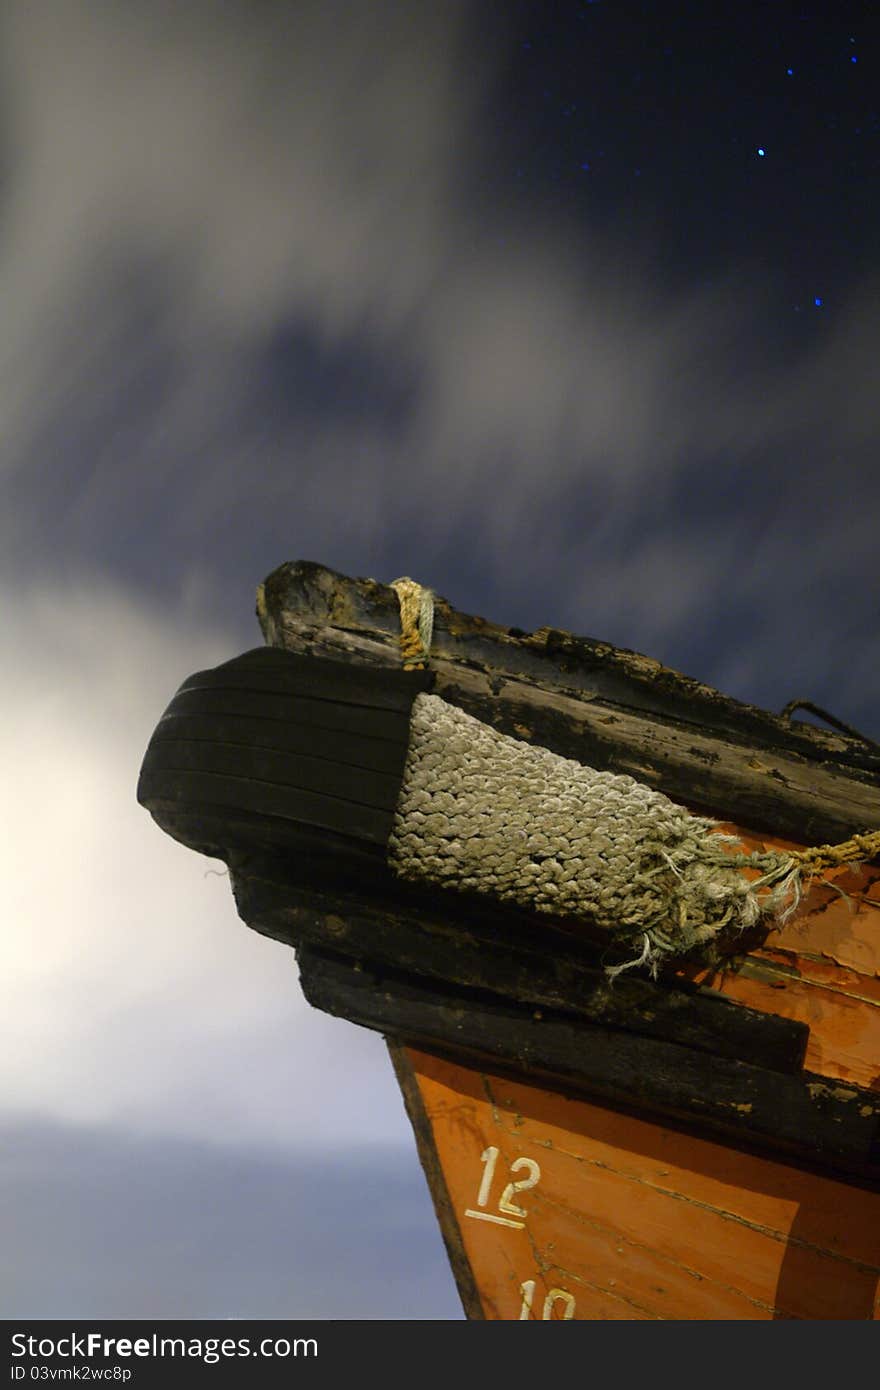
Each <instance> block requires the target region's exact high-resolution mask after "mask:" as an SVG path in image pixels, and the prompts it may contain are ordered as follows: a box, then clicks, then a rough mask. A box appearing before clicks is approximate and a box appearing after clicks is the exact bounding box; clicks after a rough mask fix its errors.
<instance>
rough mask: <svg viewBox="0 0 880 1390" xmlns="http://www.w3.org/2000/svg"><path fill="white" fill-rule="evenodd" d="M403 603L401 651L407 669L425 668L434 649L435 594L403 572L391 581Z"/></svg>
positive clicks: (401, 606) (398, 599) (417, 669)
mask: <svg viewBox="0 0 880 1390" xmlns="http://www.w3.org/2000/svg"><path fill="white" fill-rule="evenodd" d="M391 587H392V589H393V590H394V592H395V593H396V594H397V601H398V603H399V604H400V654H401V656H402V657H403V669H404V670H405V671H423V670H424V668H425V666H426V665H427V662H428V657H429V655H430V651H431V636H432V631H433V626H434V595H433V594H432V593H431V590H430V589H423V588H422V586H421V584H417V583H416V581H415V580H414V579H408V578H406V577H405V576H404V578H402V579H395V581H394V583H393V584H392V585H391Z"/></svg>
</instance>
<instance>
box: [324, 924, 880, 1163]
mask: <svg viewBox="0 0 880 1390" xmlns="http://www.w3.org/2000/svg"><path fill="white" fill-rule="evenodd" d="M297 958H298V960H299V965H300V981H301V984H302V988H303V992H304V993H305V996H306V998H307V999H308V1001H309V1003H311V1004H312V1005H313V1006H314V1007H315V1008H319V1009H322V1010H324V1011H325V1012H327V1013H331V1014H335V1015H338V1016H341V1017H343V1018H347V1019H349V1020H350V1021H351V1022H353V1023H359V1024H361V1025H362V1026H364V1027H367V1028H372V1029H376V1030H378V1031H379V1032H382V1033H384V1034H386V1035H391V1036H393V1037H396V1038H399V1039H402V1040H404V1041H406V1042H407V1043H410V1044H414V1045H415V1046H425V1047H427V1048H429V1049H430V1050H432V1051H440V1052H444V1051H446V1052H448V1053H449V1054H450V1055H452V1056H454V1057H458V1058H460V1059H461V1060H464V1061H466V1062H467V1063H468V1064H469V1065H472V1066H477V1067H480V1066H483V1067H485V1066H486V1065H489V1064H490V1061H489V1059H491V1064H494V1065H495V1066H496V1067H497V1066H500V1067H502V1069H509V1070H510V1071H511V1072H512V1073H513V1074H515V1075H518V1076H520V1077H521V1078H523V1079H531V1080H532V1081H533V1082H536V1083H537V1084H540V1085H545V1086H549V1087H551V1088H553V1087H555V1088H557V1089H560V1088H561V1089H562V1090H563V1091H565V1090H568V1091H569V1092H570V1091H572V1090H574V1092H578V1091H580V1092H581V1093H583V1092H586V1093H587V1094H594V1095H598V1096H602V1097H603V1098H605V1099H607V1100H609V1101H610V1102H612V1103H616V1104H624V1105H635V1106H637V1107H639V1108H641V1109H643V1110H647V1111H649V1112H651V1111H653V1112H655V1113H660V1114H665V1115H669V1116H671V1117H673V1118H678V1119H681V1120H684V1121H686V1122H687V1121H690V1122H697V1123H698V1124H699V1125H700V1126H701V1127H702V1126H705V1127H708V1128H709V1129H712V1130H715V1131H718V1132H720V1133H724V1134H726V1135H728V1136H729V1137H731V1138H737V1137H739V1139H740V1140H742V1141H744V1142H746V1143H748V1142H758V1143H761V1144H769V1145H771V1146H773V1147H776V1148H779V1149H781V1150H783V1151H786V1152H790V1153H793V1154H796V1155H798V1156H799V1157H800V1158H802V1159H804V1160H805V1161H807V1162H810V1163H814V1164H818V1165H820V1166H826V1167H829V1168H832V1169H839V1170H841V1171H845V1172H851V1173H856V1174H858V1175H859V1176H860V1177H862V1178H864V1179H865V1180H868V1181H870V1182H872V1183H873V1184H876V1183H877V1182H880V1096H878V1095H876V1094H873V1093H871V1092H867V1091H863V1090H859V1089H858V1088H856V1087H842V1086H834V1085H831V1084H829V1083H827V1082H826V1081H825V1080H824V1078H821V1077H817V1076H813V1075H811V1074H809V1073H801V1074H799V1075H794V1076H786V1075H784V1074H781V1073H779V1072H770V1071H766V1070H764V1069H762V1068H758V1067H752V1066H749V1065H748V1064H746V1063H743V1062H737V1061H731V1060H729V1059H727V1058H720V1057H709V1056H707V1055H706V1054H705V1053H701V1052H697V1051H696V1050H694V1049H691V1048H686V1047H681V1046H680V1045H678V1044H675V1043H668V1042H661V1041H659V1040H657V1039H655V1038H645V1037H639V1036H636V1035H634V1034H630V1033H623V1032H620V1031H614V1030H611V1029H608V1028H602V1027H597V1026H593V1025H590V1024H588V1023H584V1022H582V1021H579V1020H574V1019H572V1018H570V1017H565V1016H561V1015H555V1014H550V1013H549V1012H548V1013H546V1014H544V1015H543V1016H541V1017H539V1018H537V1017H535V1015H534V1013H527V1012H526V1011H524V1010H522V1009H519V1008H517V1007H516V1006H514V1005H513V1004H511V1003H509V1002H506V1001H500V1000H497V999H492V998H488V997H480V996H479V995H477V994H476V993H475V992H466V991H452V990H450V989H445V990H441V989H439V988H437V987H436V986H435V985H434V984H433V983H431V984H429V983H427V982H425V981H417V980H415V979H414V978H412V977H408V978H401V977H398V976H395V975H393V974H391V973H390V972H389V973H387V974H386V973H385V972H382V971H377V970H373V969H370V968H368V967H367V966H366V965H364V966H362V967H361V968H358V967H357V966H355V967H352V965H351V964H350V962H348V961H345V960H342V959H340V958H338V957H335V956H333V955H330V954H329V953H326V952H322V951H318V950H315V949H313V948H311V947H300V949H299V950H298V952H297Z"/></svg>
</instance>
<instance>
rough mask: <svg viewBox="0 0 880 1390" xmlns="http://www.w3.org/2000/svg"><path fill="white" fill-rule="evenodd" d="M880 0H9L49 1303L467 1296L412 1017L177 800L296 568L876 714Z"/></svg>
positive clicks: (7, 813) (877, 731)
mask: <svg viewBox="0 0 880 1390" xmlns="http://www.w3.org/2000/svg"><path fill="white" fill-rule="evenodd" d="M870 10H871V7H869V6H867V5H846V4H838V3H835V4H831V3H828V4H823V5H808V4H804V5H788V4H770V3H767V4H755V3H752V4H749V3H741V4H736V5H732V4H731V5H726V4H721V3H713V4H712V5H685V4H674V5H663V4H628V3H614V0H596V3H567V0H559V2H558V3H554V4H553V5H547V4H546V3H543V4H540V3H505V4H503V5H502V4H493V3H474V4H465V3H458V2H457V0H442V3H441V0H415V2H411V3H397V4H393V3H385V0H379V2H378V3H370V4H369V5H366V4H362V5H358V4H334V3H328V2H327V0H324V3H320V4H319V3H314V4H313V3H303V4H297V3H284V4H281V3H272V2H271V0H263V3H258V4H254V3H250V4H245V3H243V0H242V2H240V3H232V2H230V3H226V4H220V3H216V2H215V0H210V3H209V0H189V3H187V4H186V5H180V4H178V3H172V0H150V2H149V3H147V4H144V3H136V2H135V0H90V3H85V0H65V3H64V4H59V3H57V0H6V3H5V4H4V5H3V6H2V10H0V173H2V182H0V197H2V217H0V285H2V290H3V295H2V304H3V314H2V318H0V419H2V421H3V439H2V455H0V457H2V469H3V483H4V488H3V504H2V507H0V567H2V575H3V581H4V591H5V599H6V601H5V602H4V604H3V605H2V610H0V612H2V628H0V633H2V643H3V655H4V661H3V669H4V675H5V680H4V681H3V685H2V691H3V699H4V701H5V706H6V707H5V710H4V714H5V718H4V719H3V720H2V725H0V727H2V729H3V736H4V744H5V746H4V750H3V763H4V772H5V776H4V788H5V795H4V797H3V802H2V805H3V813H4V822H5V826H4V833H3V837H2V845H3V851H2V852H3V855H4V858H5V864H4V880H5V882H6V885H7V906H8V912H7V921H6V928H7V930H6V931H5V932H4V934H3V936H4V950H5V951H6V952H7V955H8V964H7V968H6V970H5V971H4V972H3V980H4V985H3V988H4V991H5V993H4V997H3V1000H2V1011H3V1014H4V1017H5V1021H6V1024H7V1027H8V1028H9V1029H10V1037H9V1041H8V1043H7V1045H6V1046H5V1047H4V1048H3V1049H2V1050H0V1104H2V1111H3V1115H2V1131H3V1134H4V1136H5V1140H4V1144H3V1145H2V1147H0V1152H2V1158H0V1165H2V1173H3V1179H2V1185H0V1186H2V1194H3V1200H4V1202H6V1203H8V1205H9V1211H10V1213H12V1214H14V1218H15V1220H14V1223H13V1222H12V1219H11V1217H10V1219H9V1221H8V1222H7V1223H6V1225H5V1229H7V1230H12V1232H13V1237H14V1238H13V1240H12V1241H7V1242H5V1244H4V1248H3V1251H2V1254H0V1272H2V1289H0V1305H2V1307H3V1310H4V1313H5V1315H6V1316H30V1317H38V1316H46V1317H49V1316H59V1317H63V1316H78V1317H79V1316H116V1317H122V1316H131V1317H142V1318H150V1317H156V1316H162V1315H173V1308H176V1309H177V1310H178V1315H179V1316H189V1315H193V1316H202V1317H212V1316H216V1317H236V1316H260V1315H264V1316H272V1317H280V1316H285V1315H290V1316H297V1315H299V1316H315V1317H321V1316H334V1317H342V1318H356V1317H388V1318H390V1317H396V1316H401V1317H402V1316H406V1317H436V1318H453V1317H458V1316H460V1308H459V1305H458V1302H457V1297H456V1294H455V1291H454V1287H453V1284H452V1278H451V1275H450V1274H449V1271H448V1269H447V1267H446V1262H445V1255H444V1253H443V1250H442V1246H441V1242H440V1238H439V1234H438V1232H437V1230H436V1226H435V1221H434V1216H433V1212H432V1210H431V1205H430V1201H429V1199H428V1197H427V1192H426V1189H425V1186H424V1182H423V1179H422V1176H421V1172H420V1169H419V1166H418V1161H417V1158H416V1155H415V1149H414V1145H413V1142H412V1138H411V1135H410V1131H409V1127H408V1123H407V1121H406V1119H405V1116H404V1114H403V1109H402V1104H401V1102H400V1098H399V1095H398V1092H397V1089H396V1084H395V1083H394V1080H393V1077H392V1074H391V1069H390V1066H389V1064H388V1061H387V1058H386V1056H385V1054H384V1052H383V1048H382V1045H381V1043H380V1042H379V1040H378V1039H376V1038H375V1037H372V1036H370V1035H367V1034H365V1033H363V1032H362V1031H361V1030H357V1029H354V1028H353V1027H351V1026H349V1025H347V1024H344V1023H342V1022H339V1021H337V1020H332V1019H329V1018H326V1017H323V1016H321V1015H318V1014H316V1013H314V1012H312V1011H310V1010H309V1008H308V1007H307V1005H306V1004H305V1003H304V1001H303V999H302V997H301V995H300V993H299V989H298V985H297V981H296V971H295V965H294V962H293V957H292V953H290V952H288V951H285V950H284V948H282V947H280V946H279V945H277V944H276V943H273V942H269V941H267V940H264V939H261V938H259V937H257V936H256V935H255V934H253V933H251V932H249V931H248V930H247V929H246V928H245V927H244V925H243V924H241V923H240V922H239V921H238V919H237V917H236V915H235V911H234V907H233V905H232V901H231V895H230V893H229V888H228V882H227V880H226V879H225V878H223V877H222V876H218V875H217V874H216V873H214V872H211V870H212V865H211V864H210V862H209V861H205V860H200V859H199V858H198V857H197V856H195V855H193V854H192V853H190V852H189V851H187V850H184V849H183V848H181V847H180V846H178V845H176V844H174V843H173V842H171V841H170V840H168V839H167V837H165V836H163V835H162V834H161V833H160V832H159V831H158V830H157V829H156V827H155V826H154V825H153V824H152V822H151V821H150V820H149V817H148V816H147V815H146V813H144V812H143V811H142V810H141V809H140V808H139V807H137V805H136V803H135V786H136V781H137V772H138V767H139V764H140V759H141V757H142V755H143V750H144V748H145V746H146V742H147V739H148V737H149V734H150V732H151V730H152V728H153V726H154V725H155V723H156V721H157V719H158V717H159V715H160V714H161V712H162V709H163V708H164V706H165V704H166V703H167V701H168V699H169V698H170V696H171V694H172V693H173V691H174V690H175V688H176V687H177V685H178V684H179V683H180V681H181V680H182V679H184V678H185V677H186V676H187V675H189V674H190V673H191V672H193V671H195V670H198V669H200V668H203V667H204V666H207V665H212V664H216V663H217V662H219V661H222V660H225V659H227V658H229V657H231V656H234V655H236V654H237V653H238V652H240V651H243V650H245V649H247V648H249V647H252V646H255V645H258V644H259V643H260V641H261V638H260V633H259V629H258V627H257V624H256V621H255V618H254V616H253V605H254V593H255V589H256V586H257V584H258V583H259V582H260V581H261V580H262V579H263V578H265V576H266V575H267V574H268V573H269V572H270V571H271V570H272V569H274V568H275V567H276V566H277V565H278V564H280V563H282V562H283V561H285V560H294V559H310V560H316V561H319V562H322V563H324V564H327V565H330V566H332V567H334V568H336V569H339V570H342V571H344V572H345V573H348V574H352V575H371V576H373V577H375V578H377V579H382V580H385V581H390V580H391V579H394V578H395V577H397V576H398V575H401V574H409V575H412V576H413V577H414V578H416V579H418V580H419V581H420V582H422V583H424V584H427V585H429V586H431V587H432V588H434V589H435V590H437V591H438V592H439V593H441V594H443V595H444V596H445V597H447V598H449V599H450V601H451V602H452V603H453V604H455V606H456V607H458V608H460V609H462V610H464V611H467V612H472V613H479V614H482V615H483V616H485V617H487V618H490V619H492V620H495V621H498V622H503V623H507V624H511V625H516V626H519V627H522V628H525V629H529V628H532V627H535V626H540V625H544V624H549V625H553V626H557V627H564V628H570V629H572V630H574V631H576V632H580V633H584V634H587V635H589V636H592V637H597V638H601V639H604V640H607V641H610V642H612V643H614V644H616V645H618V646H624V647H632V648H635V649H637V650H641V651H644V652H646V653H647V654H649V655H651V656H654V657H657V658H659V659H660V660H661V661H663V662H664V663H666V664H668V665H670V666H673V667H676V668H678V669H680V670H683V671H685V672H686V673H687V674H689V675H692V676H695V677H698V678H700V679H702V680H704V681H706V682H708V683H710V684H712V685H715V686H717V687H719V688H720V689H722V690H724V691H725V692H726V693H728V694H730V695H734V696H737V697H738V698H741V699H745V700H749V701H751V702H753V703H756V704H759V705H763V706H765V707H767V708H770V709H776V710H778V709H781V707H782V706H783V705H784V704H786V703H787V702H788V701H789V700H791V699H794V698H804V699H810V700H812V701H815V702H817V703H818V704H820V705H823V706H825V707H826V708H828V709H830V710H831V711H833V713H835V714H836V715H837V716H838V717H840V718H841V719H843V720H845V721H846V722H847V723H849V724H851V725H854V726H855V727H857V728H860V729H861V730H862V731H863V732H864V733H865V734H867V735H870V736H872V737H874V738H875V739H876V738H880V707H878V706H880V701H878V696H880V675H878V670H880V661H878V657H880V641H878V625H880V624H878V620H880V608H878V592H877V580H876V575H877V562H876V555H877V542H878V527H877V512H878V501H880V470H878V442H880V372H878V367H877V360H878V354H877V336H878V327H880V253H878V247H880V74H878V54H880V44H878V37H880V20H878V16H877V12H876V9H875V10H874V13H873V14H871V13H870ZM214 867H216V866H214ZM359 1193H360V1194H362V1196H363V1200H359V1199H358V1194H359ZM86 1232H88V1233H89V1234H88V1239H87V1240H86V1239H85V1233H86ZM120 1232H122V1233H123V1235H120ZM343 1272H344V1277H341V1275H342V1273H343ZM169 1305H173V1308H172V1307H170V1306H169Z"/></svg>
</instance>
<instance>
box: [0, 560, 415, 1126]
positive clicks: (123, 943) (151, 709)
mask: <svg viewBox="0 0 880 1390" xmlns="http://www.w3.org/2000/svg"><path fill="white" fill-rule="evenodd" d="M255 645H256V643H255ZM239 649H240V644H239V643H237V642H236V641H235V639H234V638H232V639H230V636H229V634H228V633H225V632H224V631H223V629H222V628H221V627H220V626H217V627H215V628H214V629H213V630H206V629H205V628H203V627H198V628H197V627H195V625H194V624H193V621H192V619H191V617H189V618H188V617H187V615H186V613H185V611H182V610H178V611H174V612H172V611H167V610H166V611H163V610H162V609H160V608H159V607H158V606H155V605H152V606H151V605H150V604H148V603H145V602H143V601H139V600H137V599H136V598H134V597H133V596H132V595H130V594H126V593H124V592H122V591H119V590H114V589H112V588H109V587H107V586H97V585H91V586H88V585H85V584H83V585H81V586H79V587H72V588H69V589H68V590H66V591H64V592H61V591H57V590H51V589H48V588H37V587H31V588H21V589H19V590H18V591H12V592H9V593H7V606H6V607H5V610H4V613H3V617H2V623H0V650H2V651H3V657H4V669H5V671H7V672H8V673H9V674H8V678H7V680H6V681H5V682H4V688H3V692H2V697H0V700H2V720H0V727H2V730H3V752H2V760H3V769H4V796H3V822H4V823H3V826H2V832H0V860H2V879H3V882H4V884H5V885H6V886H5V891H4V901H5V914H4V915H5V921H4V932H3V945H2V950H3V955H4V969H3V972H2V986H0V989H2V998H0V1008H2V1012H3V1017H4V1025H5V1038H6V1044H5V1047H4V1049H3V1053H2V1056H0V1096H2V1103H3V1107H4V1109H6V1110H9V1111H18V1112H23V1113H25V1114H31V1115H34V1116H37V1117H39V1116H53V1117H56V1118H58V1119H63V1120H65V1121H70V1122H74V1123H78V1124H108V1123H112V1124H114V1125H115V1126H117V1127H118V1128H120V1129H123V1130H128V1131H130V1132H139V1133H145V1134H172V1135H188V1136H195V1137H198V1138H199V1139H202V1140H204V1141H208V1142H214V1143H216V1144H219V1145H223V1144H227V1143H229V1142H235V1140H236V1138H237V1137H238V1138H244V1137H245V1136H246V1137H247V1142H249V1143H252V1144H254V1145H257V1146H259V1145H263V1146H267V1145H268V1146H275V1147H285V1146H293V1147H295V1148H297V1149H298V1150H300V1151H308V1150H310V1149H312V1150H314V1149H323V1148H325V1147H326V1146H327V1145H330V1146H331V1147H332V1146H339V1147H340V1148H341V1149H344V1148H345V1147H346V1146H348V1145H351V1144H352V1143H355V1142H356V1143H357V1144H358V1145H360V1146H363V1145H370V1144H376V1143H383V1144H387V1143H389V1142H392V1141H395V1140H400V1141H401V1142H408V1141H409V1130H408V1125H407V1121H406V1119H405V1117H404V1113H403V1106H402V1103H401V1100H400V1097H399V1094H398V1091H397V1085H396V1082H395V1080H394V1078H393V1074H392V1071H391V1066H390V1062H389V1061H388V1058H387V1055H386V1053H385V1051H384V1045H383V1044H382V1043H381V1041H380V1040H379V1039H378V1038H377V1037H375V1036H374V1035H368V1034H365V1033H364V1032H363V1031H362V1030H360V1029H355V1028H353V1027H352V1026H351V1025H348V1024H346V1023H343V1022H341V1021H337V1020H332V1019H330V1018H327V1017H326V1016H324V1015H319V1014H317V1013H315V1012H313V1011H312V1010H310V1009H309V1007H308V1006H307V1005H306V1004H305V1001H304V999H303V997H302V995H301V993H300V990H299V986H298V982H297V977H296V969H295V964H294V956H293V952H292V951H291V950H290V949H289V948H287V947H283V946H281V945H279V944H277V943H275V942H273V941H269V940H267V939H266V938H263V937H261V936H258V935H257V934H256V933H253V932H251V931H249V930H248V929H247V927H246V926H245V925H244V924H243V923H242V922H240V921H239V919H238V918H237V916H236V913H235V909H234V905H233V901H232V895H231V892H230V888H229V883H228V880H227V878H226V877H225V876H218V875H217V873H216V872H212V871H216V870H218V869H220V870H222V869H223V866H222V865H219V864H217V863H216V862H214V861H210V860H207V859H202V858H200V857H197V856H196V855H194V854H193V853H192V852H191V851H189V850H186V849H184V848H183V847H182V846H180V845H177V844H175V843H174V842H173V841H171V840H170V839H168V837H167V836H165V835H163V834H162V833H161V832H160V831H159V830H158V828H157V827H156V826H155V825H154V823H153V822H152V820H151V819H150V818H149V816H148V815H147V813H146V812H145V811H143V810H142V809H141V807H139V806H138V805H137V804H136V801H135V787H136V783H137V775H138V769H139V765H140V760H141V758H142V756H143V752H144V750H145V748H146V744H147V741H148V739H149V736H150V734H151V732H152V729H153V727H154V726H155V723H156V722H157V720H158V718H159V716H160V714H161V711H162V709H163V708H164V706H165V704H166V703H167V702H168V700H169V699H170V697H171V695H172V694H173V693H174V690H175V689H176V687H177V686H178V685H179V684H180V681H181V680H182V679H184V678H185V677H186V676H187V675H189V674H191V673H192V672H193V671H195V670H198V669H201V668H202V667H204V666H210V665H214V664H216V663H217V662H218V661H221V660H225V659H227V658H228V657H229V656H231V655H234V654H235V652H236V651H237V650H239Z"/></svg>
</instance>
